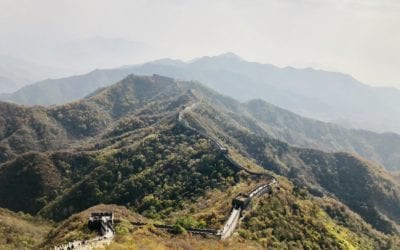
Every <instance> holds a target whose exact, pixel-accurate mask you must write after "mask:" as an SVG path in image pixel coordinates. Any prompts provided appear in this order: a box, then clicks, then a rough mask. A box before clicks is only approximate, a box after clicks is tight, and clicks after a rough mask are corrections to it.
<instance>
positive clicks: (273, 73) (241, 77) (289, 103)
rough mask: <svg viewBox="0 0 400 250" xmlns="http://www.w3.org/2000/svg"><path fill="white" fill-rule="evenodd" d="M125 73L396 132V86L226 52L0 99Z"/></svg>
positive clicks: (66, 83) (55, 96)
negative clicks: (158, 77) (186, 82)
mask: <svg viewBox="0 0 400 250" xmlns="http://www.w3.org/2000/svg"><path fill="white" fill-rule="evenodd" d="M130 73H134V74H149V75H151V74H161V75H165V76H170V77H174V78H178V79H184V80H197V81H200V82H203V83H204V84H206V85H207V86H209V87H211V88H213V89H215V90H217V91H219V92H221V93H224V94H225V95H229V96H232V97H234V98H236V99H238V100H241V101H247V100H250V99H255V98H261V99H263V100H265V101H267V102H269V103H272V104H275V105H277V106H279V107H282V108H285V109H288V110H291V111H293V112H295V113H297V114H300V115H303V116H306V117H310V118H315V119H319V120H323V121H329V122H335V123H339V124H342V125H345V126H349V127H354V128H361V129H368V130H374V131H378V132H388V131H392V132H397V133H399V132H400V108H399V107H400V90H397V89H394V88H376V87H370V86H367V85H365V84H362V83H360V82H359V81H357V80H355V79H354V78H352V77H351V76H349V75H345V74H342V73H335V72H328V71H322V70H314V69H310V68H308V69H295V68H291V67H286V68H278V67H275V66H273V65H271V64H260V63H253V62H247V61H245V60H243V59H241V58H240V57H238V56H236V55H234V54H231V53H228V54H223V55H220V56H215V57H202V58H199V59H196V60H193V61H190V62H183V61H179V60H171V59H163V60H158V61H154V62H150V63H146V64H143V65H137V66H127V67H123V68H117V69H108V70H96V71H93V72H91V73H88V74H86V75H80V76H74V77H69V78H62V79H54V80H47V81H44V82H38V83H36V84H33V85H31V86H28V87H26V88H22V89H20V90H19V91H17V92H15V93H13V94H11V95H3V96H1V99H2V100H8V101H13V102H16V103H21V104H39V105H51V104H62V103H66V102H69V101H72V100H77V99H79V98H82V97H84V96H85V95H87V94H89V93H90V92H91V91H94V90H95V89H97V88H99V87H103V86H107V85H110V84H112V83H113V82H115V81H117V80H120V79H122V78H123V77H125V76H126V75H128V74H130Z"/></svg>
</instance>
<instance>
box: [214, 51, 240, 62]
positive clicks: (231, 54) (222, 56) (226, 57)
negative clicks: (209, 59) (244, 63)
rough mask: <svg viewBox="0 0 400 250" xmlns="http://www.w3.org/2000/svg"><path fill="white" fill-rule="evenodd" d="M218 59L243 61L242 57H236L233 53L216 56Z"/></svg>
mask: <svg viewBox="0 0 400 250" xmlns="http://www.w3.org/2000/svg"><path fill="white" fill-rule="evenodd" d="M214 57H216V58H225V59H235V60H243V58H241V57H240V56H238V55H236V54H235V53H233V52H226V53H223V54H220V55H217V56H214Z"/></svg>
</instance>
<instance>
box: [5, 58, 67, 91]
mask: <svg viewBox="0 0 400 250" xmlns="http://www.w3.org/2000/svg"><path fill="white" fill-rule="evenodd" d="M60 76H62V75H60V74H59V72H58V70H57V69H55V68H52V67H47V66H42V65H38V64H36V63H32V62H27V61H24V60H21V59H17V58H13V57H9V56H4V55H0V94H1V93H11V92H14V91H16V90H18V89H20V88H21V87H23V86H25V85H28V84H32V83H33V82H37V81H39V80H43V79H46V78H50V77H60Z"/></svg>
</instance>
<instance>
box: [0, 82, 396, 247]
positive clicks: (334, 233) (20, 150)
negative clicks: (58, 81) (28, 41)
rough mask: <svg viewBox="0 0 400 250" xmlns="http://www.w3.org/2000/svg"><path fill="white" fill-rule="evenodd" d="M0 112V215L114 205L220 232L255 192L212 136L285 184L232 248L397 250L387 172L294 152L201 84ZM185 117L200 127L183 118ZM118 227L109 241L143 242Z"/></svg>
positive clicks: (260, 206)
mask: <svg viewBox="0 0 400 250" xmlns="http://www.w3.org/2000/svg"><path fill="white" fill-rule="evenodd" d="M0 106H1V110H2V112H1V116H0V118H1V120H0V121H3V122H1V123H0V124H1V126H0V127H1V146H2V147H3V148H5V149H7V151H4V152H6V153H4V154H3V156H2V163H1V165H0V196H1V197H2V199H0V206H1V207H4V208H7V209H10V210H13V211H23V212H26V213H30V214H32V215H40V216H42V217H44V218H47V219H52V220H55V221H57V222H59V223H63V222H62V221H63V220H65V219H67V218H68V217H69V216H71V215H73V214H75V213H79V212H82V211H83V210H85V209H88V208H90V207H92V206H95V205H97V204H100V203H106V204H117V205H121V206H125V207H126V208H128V209H129V210H131V211H134V212H136V213H138V214H141V215H142V216H145V217H146V218H147V219H150V220H152V221H164V222H167V223H170V224H171V223H175V222H176V223H181V222H182V221H188V220H182V219H180V218H182V217H187V216H190V217H191V218H192V219H193V220H194V221H195V222H193V223H194V224H195V225H197V226H200V225H202V226H208V227H213V228H218V227H220V226H221V224H222V223H223V221H224V219H225V218H226V216H227V215H228V213H229V208H230V200H231V199H232V198H233V197H234V196H235V195H236V194H237V193H239V192H246V191H248V190H249V188H250V187H254V186H256V185H258V184H259V183H258V182H257V180H255V179H254V178H252V177H251V176H250V175H249V174H248V173H246V172H244V171H241V170H240V169H238V168H237V167H235V166H234V165H233V164H232V162H231V161H229V160H227V158H226V157H223V155H222V154H221V152H220V151H219V150H217V149H215V147H214V146H213V142H211V141H210V139H209V136H210V137H213V138H215V139H216V140H218V141H220V142H221V144H222V145H224V146H226V147H227V148H228V150H229V151H228V152H229V155H230V156H231V157H232V158H234V159H236V160H237V161H238V162H241V164H242V165H244V166H246V168H248V169H253V170H257V171H268V172H269V173H273V174H275V175H276V176H280V177H279V183H280V186H281V187H280V190H279V189H276V190H274V193H275V195H272V196H265V197H262V198H259V199H258V198H257V200H256V202H255V203H254V204H253V205H252V207H251V208H249V210H248V211H246V212H245V220H244V221H243V224H242V225H241V226H240V229H239V231H238V233H239V234H238V235H236V236H235V237H236V238H235V240H238V241H239V242H240V241H248V242H249V244H254V247H256V248H257V247H259V248H262V247H267V246H268V247H278V248H279V247H290V246H292V247H294V246H298V245H299V244H303V245H309V246H310V247H314V248H318V247H319V248H322V249H323V248H339V249H340V248H343V249H345V248H351V247H359V246H361V245H362V246H364V245H365V246H367V249H374V248H382V249H390V247H391V245H390V244H396V237H397V235H398V232H397V230H396V227H398V225H399V223H400V214H399V211H400V207H399V206H400V197H399V194H400V188H399V185H398V182H396V181H395V180H394V179H393V178H394V177H392V176H390V175H389V174H388V173H387V172H386V171H385V170H384V169H383V168H382V167H380V166H378V165H375V164H373V163H370V162H366V161H365V160H363V159H361V158H359V157H356V156H353V155H350V154H348V153H327V152H323V151H318V150H314V149H306V148H299V147H293V146H291V145H289V144H287V143H286V142H283V141H280V140H278V139H276V138H274V136H273V135H270V134H269V131H268V130H266V129H265V128H264V127H263V123H262V122H260V121H258V120H257V119H255V118H254V117H253V115H252V114H250V112H249V110H248V107H247V106H246V105H242V104H240V103H238V102H236V101H234V100H233V99H230V98H227V97H223V96H221V95H219V94H218V93H216V92H214V91H211V90H209V89H207V88H206V87H204V86H202V85H200V84H199V83H195V82H184V81H176V80H173V79H170V78H166V77H162V76H157V75H155V76H152V77H147V76H146V77H139V76H129V77H127V78H125V79H124V80H122V81H120V82H118V83H117V84H115V85H112V86H111V87H108V88H103V89H100V90H98V91H96V92H95V93H93V94H91V95H90V96H88V97H86V98H85V99H82V100H80V101H76V102H72V103H69V104H66V105H62V106H54V107H49V108H43V107H33V108H28V107H22V106H17V105H13V104H6V103H2V104H0ZM183 109H187V110H188V112H187V113H186V114H185V116H184V119H185V121H187V122H188V123H189V124H190V126H192V127H194V128H196V130H191V129H187V127H185V126H183V125H182V123H181V122H180V121H179V119H178V114H179V112H180V111H181V110H183ZM14 111H18V112H14ZM196 131H197V132H196ZM198 131H202V132H201V133H200V132H198ZM24 134H30V135H31V136H29V137H27V136H22V135H24ZM205 135H208V136H205ZM20 138H23V139H20ZM57 141H60V142H62V143H60V144H57V143H54V142H57ZM263 169H264V170H263ZM266 210H268V211H271V213H267V214H266V213H265V211H266ZM179 219H180V220H179ZM69 221H71V220H69ZM189 221H190V220H189ZM67 222H68V221H67ZM67 222H65V223H67ZM278 222H279V223H278ZM68 223H69V222H68ZM274 223H278V224H276V225H275V226H272V225H274ZM289 225H292V226H293V229H289ZM125 227H126V228H125V229H123V230H121V231H120V232H119V233H120V235H121V238H117V241H116V242H115V244H121V245H124V244H128V243H127V242H129V239H130V238H135V237H136V238H137V237H139V235H141V233H143V231H137V230H136V229H135V228H132V227H130V226H128V225H125ZM58 230H61V228H59V229H58ZM71 230H72V229H71ZM383 233H385V234H387V235H384V234H383ZM149 234H150V236H149V237H154V231H152V230H150V233H149ZM155 234H156V235H157V233H155ZM51 235H53V237H50V238H48V239H47V242H48V243H47V244H54V243H59V239H60V238H59V237H58V236H56V235H57V231H56V232H53V233H52V234H51ZM122 236H123V237H122ZM311 236H312V237H314V238H312V237H311ZM163 237H164V238H166V237H169V236H165V235H164V236H163ZM211 242H213V241H206V242H204V241H202V240H201V239H199V241H197V240H196V243H194V244H200V245H202V244H208V243H210V244H211ZM214 243H215V242H214ZM162 244H166V243H165V242H164V243H160V245H162ZM200 245H199V246H200ZM116 246H118V245H116Z"/></svg>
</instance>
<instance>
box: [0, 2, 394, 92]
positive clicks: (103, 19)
mask: <svg viewBox="0 0 400 250" xmlns="http://www.w3.org/2000/svg"><path fill="white" fill-rule="evenodd" d="M0 32H1V33H0V46H1V47H0V53H3V54H4V53H7V52H9V54H12V53H14V52H15V50H17V49H18V48H21V50H22V51H24V50H23V49H25V50H27V48H29V49H31V48H32V50H37V47H36V48H35V47H31V46H32V44H36V45H37V44H40V45H41V46H40V48H41V49H43V50H45V49H46V46H50V44H52V43H59V42H63V41H71V40H81V39H86V38H90V37H94V36H100V37H105V38H122V39H126V40H130V41H135V42H141V43H144V44H146V45H148V46H149V47H151V48H153V49H154V52H155V51H156V53H152V54H151V55H149V56H148V58H143V57H141V58H140V59H138V58H132V61H131V62H128V63H137V62H139V61H143V60H145V59H154V57H172V58H180V59H185V60H186V59H191V58H193V57H199V56H204V55H216V54H221V53H224V52H228V51H231V52H234V53H236V54H238V55H240V56H241V57H243V58H245V59H247V60H252V61H257V62H265V63H272V64H275V65H278V66H288V65H292V66H297V67H315V68H322V69H327V70H335V71H341V72H346V73H349V74H351V75H353V76H354V77H356V78H357V79H359V80H361V81H363V82H365V83H369V84H374V85H385V86H389V85H391V86H398V87H399V86H400V70H399V69H400V1H398V0H263V1H261V0H218V1H217V0H199V1H190V0H163V1H162V0H154V1H152V0H113V1H108V0H107V1H105V0H104V1H103V0H34V1H33V0H0ZM16 48H17V49H16ZM39 51H40V52H41V50H39ZM24 53H25V52H24ZM41 53H42V52H41ZM43 53H44V52H43ZM26 54H27V53H26ZM18 56H20V57H21V54H19V55H18ZM113 63H114V62H113ZM126 63H127V62H121V63H120V64H126ZM115 66H118V65H115Z"/></svg>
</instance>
